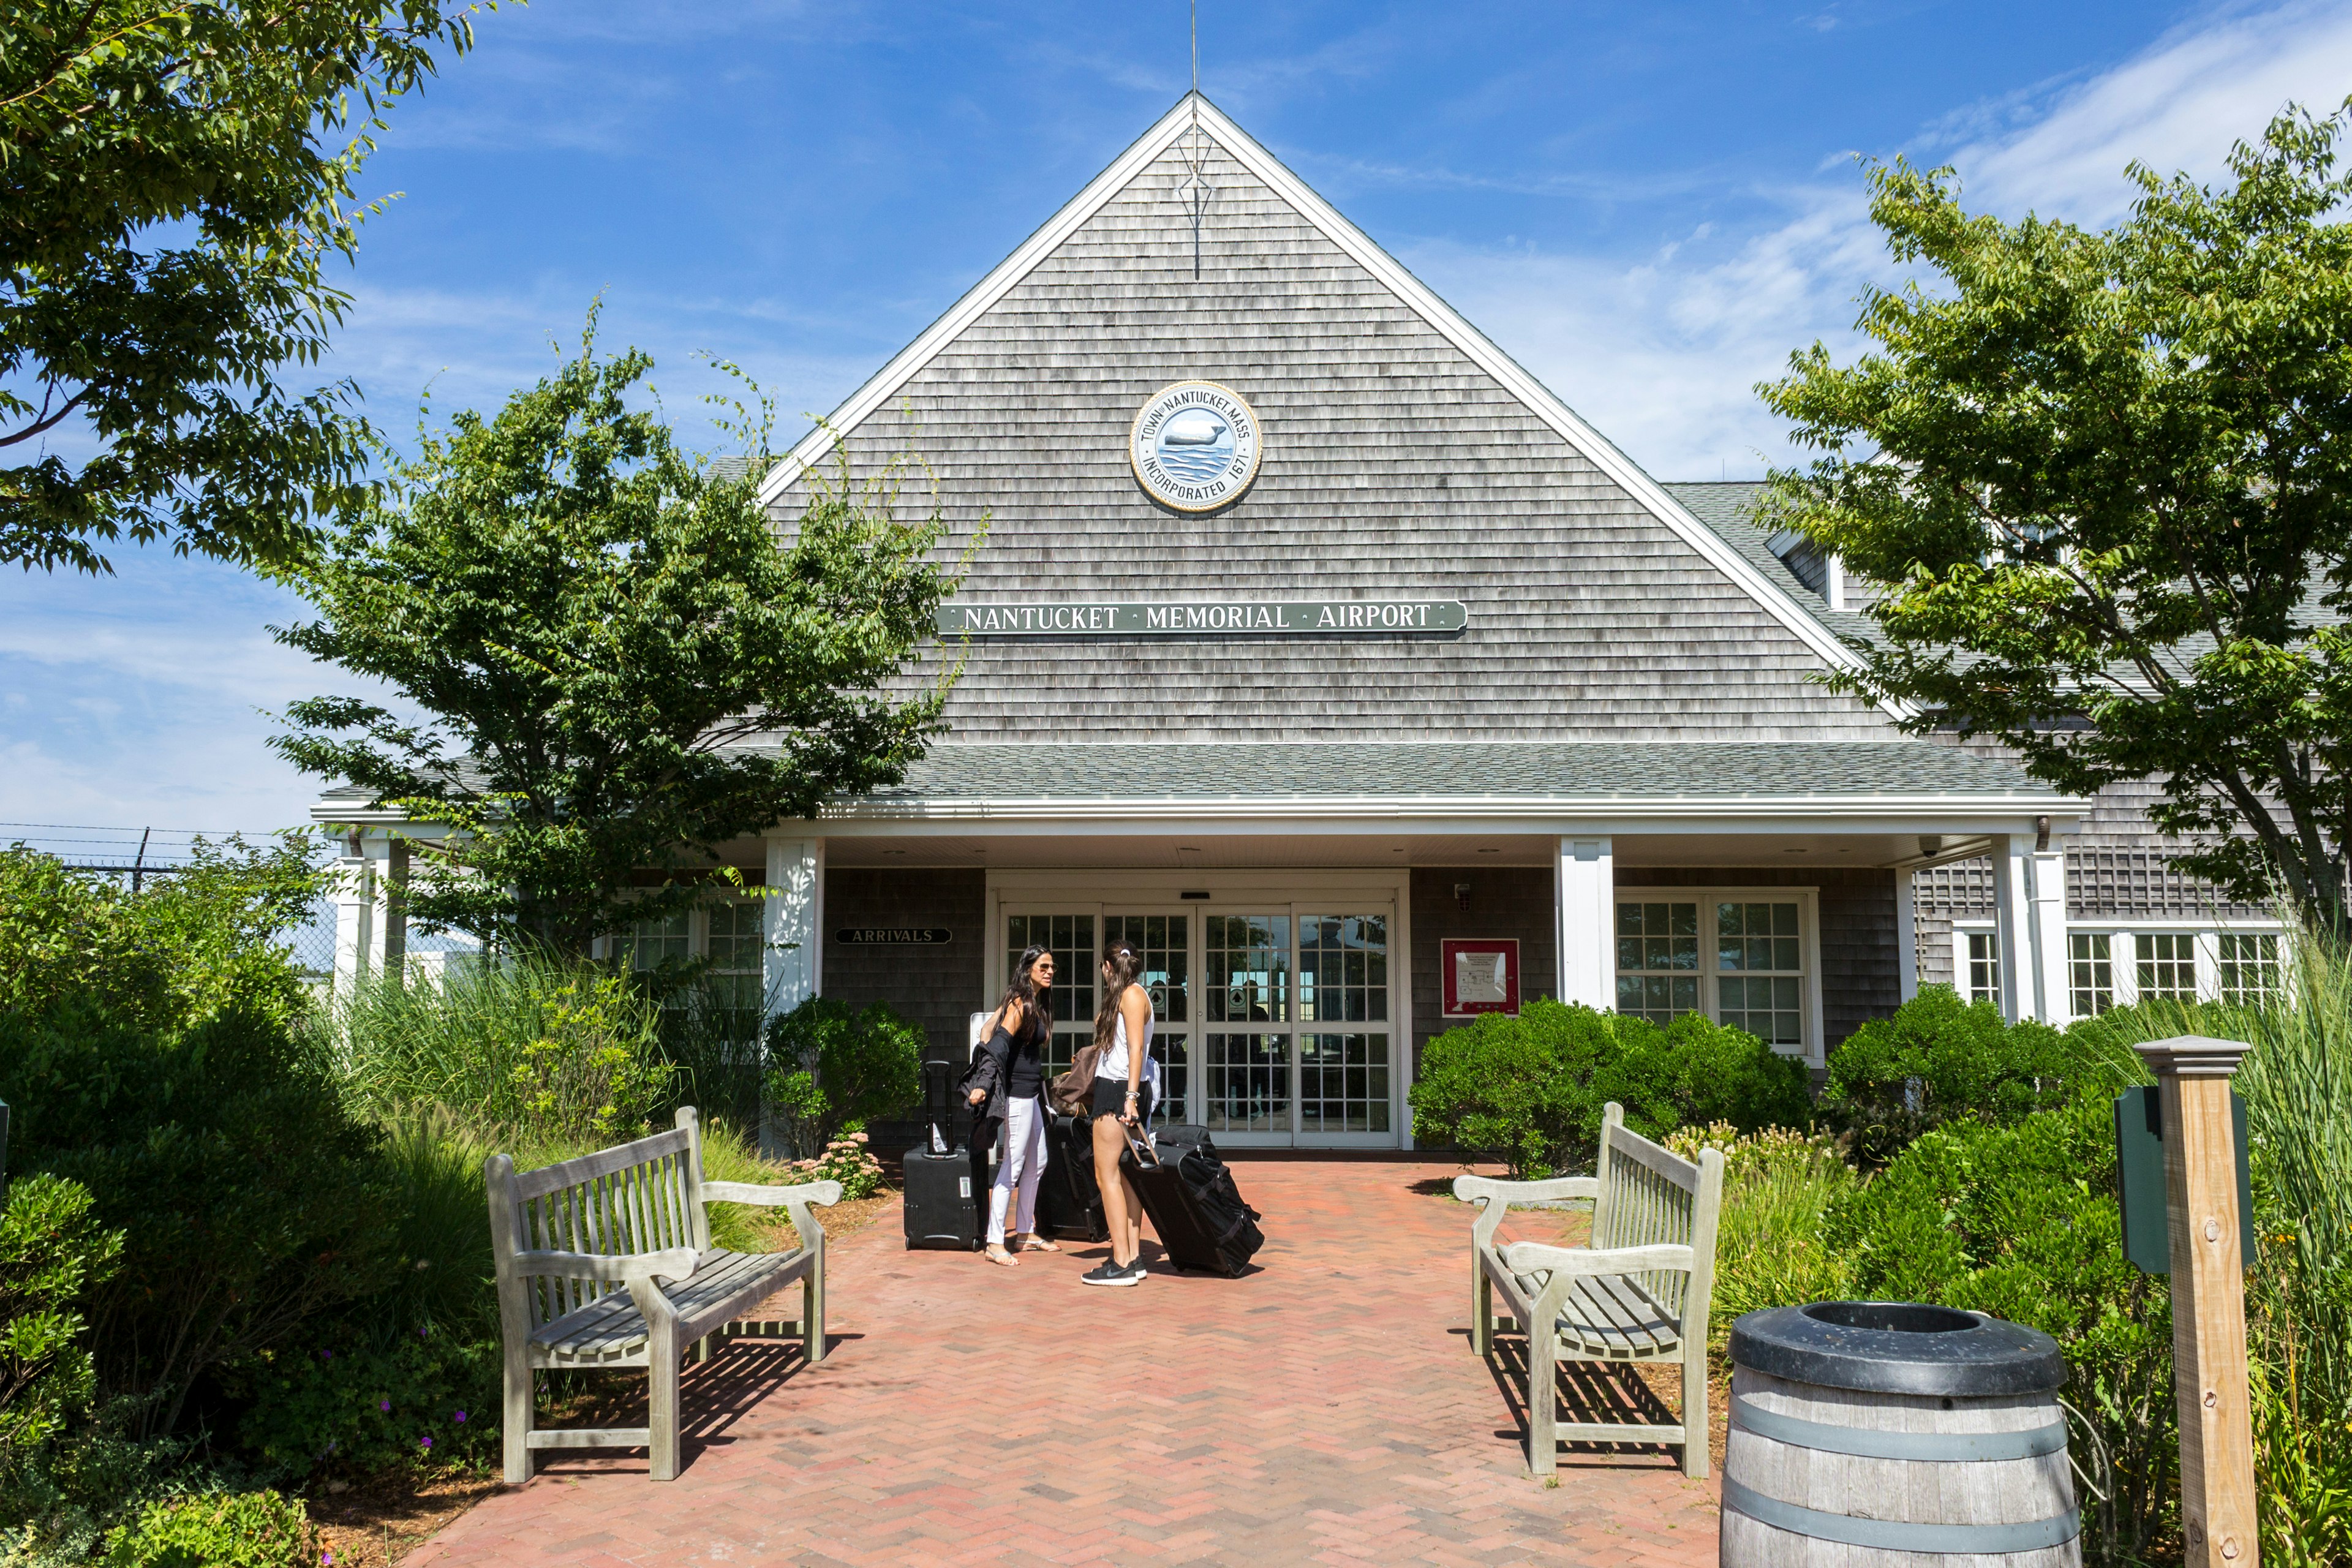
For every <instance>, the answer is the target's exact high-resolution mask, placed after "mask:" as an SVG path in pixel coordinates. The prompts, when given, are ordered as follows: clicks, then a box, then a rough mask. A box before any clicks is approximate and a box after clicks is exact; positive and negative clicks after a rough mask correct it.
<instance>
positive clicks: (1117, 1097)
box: [1095, 1078, 1151, 1121]
mask: <svg viewBox="0 0 2352 1568" xmlns="http://www.w3.org/2000/svg"><path fill="white" fill-rule="evenodd" d="M1126 1109H1127V1080H1126V1079H1117V1078H1098V1079H1095V1114H1096V1115H1097V1116H1117V1115H1118V1113H1119V1112H1120V1111H1122V1110H1126ZM1135 1114H1136V1119H1137V1120H1138V1121H1143V1120H1148V1119H1149V1118H1150V1115H1151V1085H1150V1084H1149V1083H1141V1084H1138V1085H1137V1086H1136V1096H1135Z"/></svg>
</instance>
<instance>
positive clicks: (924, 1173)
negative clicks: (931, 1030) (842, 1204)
mask: <svg viewBox="0 0 2352 1568" xmlns="http://www.w3.org/2000/svg"><path fill="white" fill-rule="evenodd" d="M953 1070H954V1069H953V1068H951V1067H950V1065H949V1064H948V1063H946V1062H925V1063H924V1064H923V1100H924V1117H923V1122H924V1126H923V1141H922V1142H919V1143H918V1144H916V1145H915V1146H914V1147H913V1148H911V1149H909V1150H908V1151H907V1158H906V1165H905V1171H906V1175H905V1183H906V1200H907V1201H906V1219H907V1247H908V1250H909V1251H912V1250H914V1249H915V1248H918V1247H925V1248H933V1249H937V1250H940V1251H945V1252H970V1251H971V1250H972V1249H973V1248H974V1247H978V1246H979V1245H980V1234H981V1225H982V1220H983V1217H984V1216H985V1215H986V1214H987V1212H988V1207H987V1205H988V1177H987V1174H986V1172H985V1168H984V1167H982V1166H979V1165H978V1163H976V1162H975V1161H974V1160H973V1159H972V1157H971V1151H970V1150H968V1149H966V1148H964V1147H963V1146H962V1145H961V1144H950V1143H949V1142H948V1129H949V1128H950V1126H951V1125H952V1121H951V1120H950V1115H949V1112H950V1110H951V1109H952V1108H951V1107H950V1105H949V1103H948V1100H949V1095H950V1089H949V1085H950V1081H951V1080H950V1077H949V1075H950V1073H951V1072H952V1071H953Z"/></svg>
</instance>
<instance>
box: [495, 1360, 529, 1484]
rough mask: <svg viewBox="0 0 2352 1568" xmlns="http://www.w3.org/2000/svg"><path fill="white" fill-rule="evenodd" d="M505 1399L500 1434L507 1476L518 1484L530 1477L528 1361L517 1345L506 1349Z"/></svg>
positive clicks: (508, 1480)
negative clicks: (504, 1453)
mask: <svg viewBox="0 0 2352 1568" xmlns="http://www.w3.org/2000/svg"><path fill="white" fill-rule="evenodd" d="M504 1383H505V1385H506V1387H505V1403H504V1405H503V1407H502V1408H503V1419H502V1420H501V1421H500V1422H499V1438H500V1440H501V1446H502V1447H504V1449H505V1451H506V1479H507V1484H508V1485H509V1486H514V1487H519V1486H520V1485H522V1484H523V1482H525V1481H527V1480H529V1479H530V1468H531V1465H530V1422H531V1400H530V1360H529V1359H528V1358H527V1357H526V1356H525V1355H524V1354H523V1353H522V1352H521V1350H520V1348H519V1347H516V1346H512V1345H509V1347H508V1348H507V1350H506V1356H505V1368H504Z"/></svg>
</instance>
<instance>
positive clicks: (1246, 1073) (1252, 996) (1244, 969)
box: [1201, 915, 1291, 1132]
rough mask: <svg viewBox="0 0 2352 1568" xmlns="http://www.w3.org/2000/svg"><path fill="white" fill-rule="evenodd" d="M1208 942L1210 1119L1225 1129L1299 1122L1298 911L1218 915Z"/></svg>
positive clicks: (1271, 1128)
mask: <svg viewBox="0 0 2352 1568" xmlns="http://www.w3.org/2000/svg"><path fill="white" fill-rule="evenodd" d="M1204 924H1205V928H1206V929H1205V932H1204V935H1205V938H1206V940H1205V941H1204V942H1202V948H1203V950H1204V954H1203V955H1204V958H1205V960H1206V963H1207V973H1206V974H1205V975H1204V976H1203V977H1202V980H1203V984H1202V997H1201V1000H1202V1010H1203V1011H1204V1012H1205V1013H1206V1014H1207V1018H1206V1022H1207V1025H1208V1030H1207V1032H1205V1033H1203V1035H1202V1066H1203V1067H1204V1068H1206V1069H1207V1080H1206V1081H1207V1092H1206V1095H1205V1096H1204V1099H1205V1100H1206V1107H1207V1121H1208V1125H1209V1126H1210V1128H1211V1129H1213V1131H1220V1132H1287V1131H1290V1127H1291V1114H1290V1104H1291V1073H1290V1036H1289V1033H1288V1031H1287V1029H1283V1030H1274V1029H1268V1028H1266V1027H1265V1026H1266V1025H1285V1026H1286V1025H1288V1024H1289V1022H1290V917H1289V916H1288V915H1210V916H1209V917H1207V920H1206V921H1205V922H1204Z"/></svg>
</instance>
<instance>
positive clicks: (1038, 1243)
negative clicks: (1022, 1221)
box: [1013, 1230, 1062, 1252]
mask: <svg viewBox="0 0 2352 1568" xmlns="http://www.w3.org/2000/svg"><path fill="white" fill-rule="evenodd" d="M1013 1240H1015V1241H1017V1242H1019V1243H1020V1244H1021V1250H1022V1251H1024V1252H1059V1251H1061V1250H1062V1249H1061V1248H1060V1247H1056V1246H1055V1245H1054V1244H1053V1243H1052V1242H1050V1241H1047V1240H1046V1239H1045V1237H1042V1236H1039V1235H1038V1234H1037V1233H1036V1232H1035V1231H1034V1230H1033V1231H1030V1232H1029V1233H1028V1234H1026V1235H1025V1236H1016V1237H1013Z"/></svg>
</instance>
